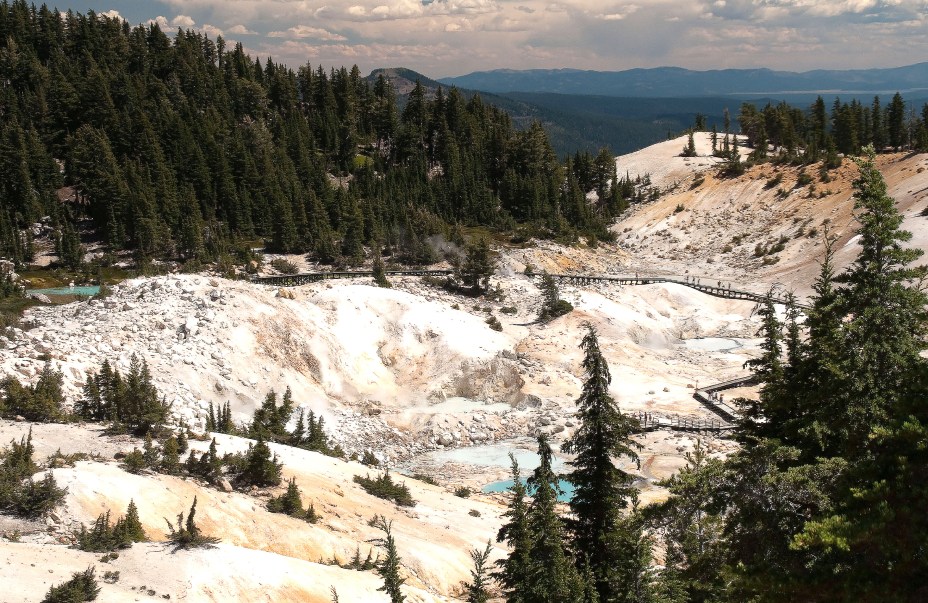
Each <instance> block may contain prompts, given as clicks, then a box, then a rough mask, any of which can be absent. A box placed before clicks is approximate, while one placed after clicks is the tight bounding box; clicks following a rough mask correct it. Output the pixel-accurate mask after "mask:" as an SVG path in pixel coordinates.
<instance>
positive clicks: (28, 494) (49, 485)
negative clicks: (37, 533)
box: [0, 471, 68, 517]
mask: <svg viewBox="0 0 928 603" xmlns="http://www.w3.org/2000/svg"><path fill="white" fill-rule="evenodd" d="M67 491H68V490H67V488H59V487H58V484H57V483H56V482H55V476H54V475H52V473H51V471H49V472H48V473H46V474H45V477H44V478H42V479H41V480H40V481H35V480H33V479H32V478H31V477H30V478H28V479H27V480H26V482H25V483H24V484H22V485H19V486H18V487H16V488H15V491H14V492H13V493H12V501H10V502H11V504H9V505H8V508H9V510H10V511H12V512H13V513H14V514H15V515H19V516H20V517H40V516H42V515H45V514H46V513H49V512H51V510H52V509H54V508H55V507H57V506H58V505H60V504H61V502H62V501H63V500H64V496H65V494H66V493H67ZM0 496H2V495H0ZM0 503H2V501H0Z"/></svg>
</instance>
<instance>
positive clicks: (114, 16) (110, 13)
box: [100, 10, 125, 21]
mask: <svg viewBox="0 0 928 603" xmlns="http://www.w3.org/2000/svg"><path fill="white" fill-rule="evenodd" d="M100 16H102V17H109V18H110V19H120V20H122V21H125V19H123V18H122V15H120V14H119V11H118V10H108V11H106V12H102V13H100Z"/></svg>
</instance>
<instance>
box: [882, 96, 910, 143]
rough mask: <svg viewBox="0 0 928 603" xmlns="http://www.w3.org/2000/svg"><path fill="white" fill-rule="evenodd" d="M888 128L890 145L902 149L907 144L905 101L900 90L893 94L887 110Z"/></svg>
mask: <svg viewBox="0 0 928 603" xmlns="http://www.w3.org/2000/svg"><path fill="white" fill-rule="evenodd" d="M886 129H887V131H888V133H889V146H891V147H893V148H894V149H895V150H897V151H898V150H900V149H901V148H902V146H903V145H904V144H905V135H906V127H905V101H904V100H902V95H901V94H899V93H898V92H897V93H896V94H894V95H893V99H892V100H891V101H890V102H889V106H888V107H887V111H886Z"/></svg>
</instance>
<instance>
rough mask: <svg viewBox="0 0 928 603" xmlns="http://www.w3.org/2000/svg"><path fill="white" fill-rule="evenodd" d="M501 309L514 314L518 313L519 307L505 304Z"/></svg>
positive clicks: (505, 312) (503, 311)
mask: <svg viewBox="0 0 928 603" xmlns="http://www.w3.org/2000/svg"><path fill="white" fill-rule="evenodd" d="M499 311H500V312H502V313H503V314H509V315H512V314H515V313H517V312H518V311H519V309H518V308H516V307H515V306H503V307H502V308H500V309H499Z"/></svg>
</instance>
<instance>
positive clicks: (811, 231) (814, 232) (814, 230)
mask: <svg viewBox="0 0 928 603" xmlns="http://www.w3.org/2000/svg"><path fill="white" fill-rule="evenodd" d="M807 236H808V237H809V238H810V239H811V238H813V237H816V236H818V228H815V227H814V226H813V227H812V228H810V229H809V234H808V235H807Z"/></svg>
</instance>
